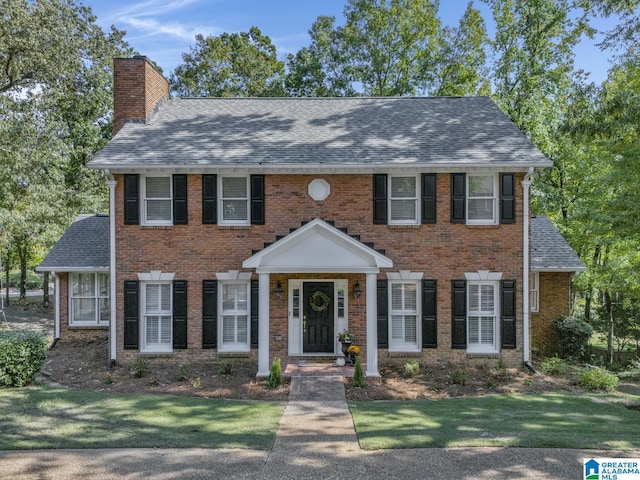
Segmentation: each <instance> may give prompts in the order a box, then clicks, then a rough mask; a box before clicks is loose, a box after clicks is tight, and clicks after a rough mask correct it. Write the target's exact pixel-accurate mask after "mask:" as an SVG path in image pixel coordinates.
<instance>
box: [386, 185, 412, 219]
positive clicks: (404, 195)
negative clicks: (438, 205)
mask: <svg viewBox="0 0 640 480" xmlns="http://www.w3.org/2000/svg"><path fill="white" fill-rule="evenodd" d="M389 180H390V181H389V212H390V217H389V224H391V225H393V224H396V225H403V224H404V225H406V224H416V223H418V189H417V177H415V176H409V177H400V176H390V177H389Z"/></svg>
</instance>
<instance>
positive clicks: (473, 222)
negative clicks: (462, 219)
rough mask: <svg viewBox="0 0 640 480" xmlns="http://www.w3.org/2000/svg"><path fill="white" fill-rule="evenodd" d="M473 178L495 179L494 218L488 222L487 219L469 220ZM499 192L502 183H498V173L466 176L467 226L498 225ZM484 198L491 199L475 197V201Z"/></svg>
mask: <svg viewBox="0 0 640 480" xmlns="http://www.w3.org/2000/svg"><path fill="white" fill-rule="evenodd" d="M471 177H493V197H492V198H493V218H492V219H491V220H487V219H470V218H469V201H470V200H471V197H470V195H469V184H470V182H469V179H470V178H471ZM499 192H500V182H499V181H498V174H497V173H471V174H467V176H466V185H465V202H466V205H465V212H466V216H467V218H466V223H467V225H498V223H499V220H498V204H499V201H500V198H499ZM482 198H489V197H473V199H474V200H479V199H482Z"/></svg>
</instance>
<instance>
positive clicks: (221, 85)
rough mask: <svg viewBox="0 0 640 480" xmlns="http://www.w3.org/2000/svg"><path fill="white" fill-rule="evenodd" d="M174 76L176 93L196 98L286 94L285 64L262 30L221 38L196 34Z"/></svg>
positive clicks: (252, 28)
mask: <svg viewBox="0 0 640 480" xmlns="http://www.w3.org/2000/svg"><path fill="white" fill-rule="evenodd" d="M182 60H183V63H182V64H181V65H178V67H177V68H176V70H175V72H174V73H173V74H172V75H171V79H170V84H171V88H172V90H173V91H175V92H176V93H177V94H178V95H181V96H194V97H207V96H209V97H269V96H282V95H283V94H284V62H282V61H280V60H278V58H277V53H276V47H275V46H274V45H273V44H272V43H271V39H270V38H269V37H268V36H265V35H263V34H262V32H261V31H260V29H259V28H257V27H251V29H250V30H249V31H248V32H240V33H223V34H222V35H220V36H207V37H205V36H203V35H201V34H199V35H196V45H195V46H194V47H191V51H190V52H189V53H184V54H183V55H182Z"/></svg>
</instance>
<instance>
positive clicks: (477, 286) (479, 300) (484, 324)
mask: <svg viewBox="0 0 640 480" xmlns="http://www.w3.org/2000/svg"><path fill="white" fill-rule="evenodd" d="M498 295H499V288H498V284H497V282H468V284H467V351H469V352H471V353H495V352H497V351H498V342H497V340H498V339H497V337H498V335H497V324H498V305H499V297H498Z"/></svg>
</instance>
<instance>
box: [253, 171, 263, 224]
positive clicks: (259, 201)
mask: <svg viewBox="0 0 640 480" xmlns="http://www.w3.org/2000/svg"><path fill="white" fill-rule="evenodd" d="M264 202H265V201H264V175H251V223H252V224H253V225H264V220H265V211H264V210H265V209H264Z"/></svg>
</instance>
